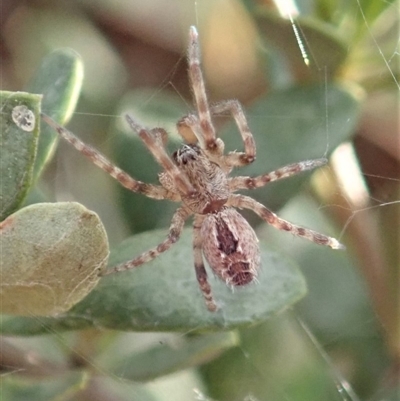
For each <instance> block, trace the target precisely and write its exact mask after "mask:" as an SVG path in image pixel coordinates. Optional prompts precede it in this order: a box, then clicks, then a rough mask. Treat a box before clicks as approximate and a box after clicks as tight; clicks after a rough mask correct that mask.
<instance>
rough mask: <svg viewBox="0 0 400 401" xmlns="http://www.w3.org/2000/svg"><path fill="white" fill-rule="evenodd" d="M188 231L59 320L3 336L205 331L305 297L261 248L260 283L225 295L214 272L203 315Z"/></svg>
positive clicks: (282, 265) (115, 257) (283, 266)
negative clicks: (97, 330)
mask: <svg viewBox="0 0 400 401" xmlns="http://www.w3.org/2000/svg"><path fill="white" fill-rule="evenodd" d="M165 236H166V232H165V230H156V231H152V232H146V233H142V234H139V235H136V236H133V237H131V238H129V239H127V240H126V241H124V242H123V243H121V244H120V245H119V246H118V247H117V248H115V249H114V251H113V252H112V253H111V260H110V264H109V265H110V266H114V265H116V264H118V263H120V262H123V261H126V260H129V259H131V258H133V257H135V256H137V255H139V254H140V253H141V252H143V251H146V250H148V248H149V247H150V246H151V245H150V244H152V245H157V244H158V243H160V242H161V241H162V240H163V239H164V238H165ZM191 237H192V235H191V230H189V229H187V230H184V232H183V234H182V238H181V239H180V240H179V242H178V243H177V244H175V245H174V246H173V247H172V248H171V249H170V250H169V251H168V252H166V253H165V254H163V255H160V256H159V257H158V258H156V259H155V260H153V261H152V262H150V263H148V264H146V265H144V266H141V267H139V268H136V269H133V270H130V271H127V272H124V273H119V274H114V275H110V276H107V277H104V278H103V279H102V280H101V282H100V283H99V285H98V286H97V287H96V288H95V289H94V290H93V291H92V292H91V293H90V294H89V296H87V297H86V298H85V299H84V300H83V301H82V302H80V303H79V304H78V305H76V306H75V307H74V308H73V309H71V310H70V311H69V312H68V313H66V314H65V315H62V316H59V317H57V318H47V319H41V320H40V321H37V320H36V319H34V318H32V319H28V318H24V319H22V318H21V319H16V318H14V319H3V321H2V322H1V323H2V330H3V332H4V333H9V334H11V333H13V334H38V333H42V332H46V330H48V329H52V330H60V331H61V330H71V329H79V328H84V327H90V326H93V325H94V326H96V327H104V328H110V329H114V330H127V331H174V332H176V331H188V330H191V331H205V330H209V331H210V330H220V329H225V330H228V329H231V328H235V327H238V326H242V325H247V324H254V323H256V322H260V321H263V320H265V319H267V318H269V317H270V316H272V315H275V314H276V313H278V312H280V311H282V310H284V309H286V308H288V307H289V306H291V305H292V304H293V303H295V302H296V301H298V300H299V299H300V298H301V297H302V296H303V295H304V294H305V293H306V284H305V280H304V278H303V276H302V274H301V273H300V272H299V270H298V269H297V268H296V267H295V266H293V264H292V263H291V262H290V261H288V260H287V259H286V258H285V257H284V256H282V255H280V254H279V253H277V252H274V251H271V250H268V249H267V248H265V247H264V246H261V257H262V268H261V271H260V274H259V277H258V282H257V283H253V284H250V285H248V286H245V287H243V288H238V289H235V291H231V290H230V289H229V288H228V287H227V286H226V285H225V283H223V282H221V281H220V280H217V279H216V278H215V277H213V275H212V274H210V275H209V281H210V284H211V287H212V291H213V295H214V297H215V300H216V302H217V304H218V305H219V306H220V309H219V310H218V311H217V312H214V313H211V312H209V311H208V310H207V308H206V306H205V303H204V300H203V296H202V294H201V292H200V289H199V286H198V283H197V280H196V276H195V272H194V265H193V255H192V238H191Z"/></svg>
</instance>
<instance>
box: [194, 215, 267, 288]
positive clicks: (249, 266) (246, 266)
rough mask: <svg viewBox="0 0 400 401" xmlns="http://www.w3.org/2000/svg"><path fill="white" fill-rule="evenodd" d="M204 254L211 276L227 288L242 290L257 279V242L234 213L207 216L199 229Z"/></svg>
mask: <svg viewBox="0 0 400 401" xmlns="http://www.w3.org/2000/svg"><path fill="white" fill-rule="evenodd" d="M201 236H202V240H203V253H204V257H205V258H206V259H207V262H208V264H209V265H210V267H211V268H212V270H213V271H214V273H215V274H216V275H217V276H218V277H219V278H220V279H221V280H223V281H225V282H226V284H227V285H229V286H241V285H246V284H248V283H250V282H252V281H253V280H254V279H255V278H256V277H257V271H258V269H259V267H260V263H261V259H260V250H259V247H258V239H257V236H256V234H255V232H254V230H253V229H252V228H251V226H250V224H249V223H248V222H247V221H246V220H245V219H244V217H243V216H242V215H241V214H240V213H238V212H237V211H236V210H235V209H232V208H224V209H222V210H220V211H218V212H215V213H210V214H208V215H207V216H206V217H205V219H204V221H203V224H202V226H201Z"/></svg>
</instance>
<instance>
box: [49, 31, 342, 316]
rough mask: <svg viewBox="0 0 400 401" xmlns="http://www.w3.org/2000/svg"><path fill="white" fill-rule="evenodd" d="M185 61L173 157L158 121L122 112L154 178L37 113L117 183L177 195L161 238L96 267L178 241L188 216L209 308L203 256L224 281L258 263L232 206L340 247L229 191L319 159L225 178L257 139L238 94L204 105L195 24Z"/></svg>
mask: <svg viewBox="0 0 400 401" xmlns="http://www.w3.org/2000/svg"><path fill="white" fill-rule="evenodd" d="M188 64H189V67H188V72H189V78H190V83H191V87H192V90H193V95H194V101H195V105H196V112H192V113H189V114H188V115H186V116H184V117H183V118H181V119H180V120H179V121H178V123H177V130H178V133H179V134H180V135H181V136H182V138H183V139H184V141H185V144H184V145H183V146H182V147H181V148H180V149H178V150H177V151H176V152H174V153H173V154H172V157H170V156H169V155H168V153H167V152H166V150H165V144H166V141H167V132H166V131H165V130H164V129H163V128H153V129H147V128H145V127H143V126H142V125H140V124H139V122H137V121H136V120H135V119H134V118H133V117H132V116H130V115H129V114H127V115H126V116H125V118H126V121H127V122H128V124H129V126H130V128H131V129H132V130H133V131H134V132H136V133H137V134H138V135H139V137H140V138H141V140H142V141H143V142H144V144H145V145H146V146H147V148H148V149H149V151H150V152H151V153H152V155H153V156H154V158H155V159H156V161H157V162H158V163H159V164H160V166H161V167H162V168H163V171H162V172H161V173H160V174H159V183H160V184H161V185H153V184H147V183H144V182H141V181H138V180H135V179H134V178H132V177H131V176H129V175H128V174H127V173H125V172H124V171H122V170H121V169H119V168H118V167H116V166H115V165H114V164H113V163H111V162H110V161H109V160H108V159H107V158H105V157H104V156H103V155H102V154H100V153H99V152H98V151H96V150H95V149H93V148H92V147H90V146H89V145H86V144H85V143H83V142H82V141H81V140H80V139H78V138H77V137H76V136H74V135H73V134H72V133H71V132H70V131H68V130H67V129H65V128H64V127H61V126H60V125H58V124H57V123H56V122H54V121H53V120H52V119H50V118H49V117H48V116H46V115H44V114H42V118H43V120H44V121H45V122H46V123H48V124H49V125H50V126H52V127H53V128H54V129H55V130H56V131H57V132H58V133H59V134H60V136H61V137H63V138H64V139H65V140H66V141H68V142H69V143H70V144H72V145H73V146H74V147H75V148H76V149H77V150H78V151H79V152H81V153H83V154H84V155H85V156H86V157H88V158H89V159H90V160H91V161H92V162H93V163H94V164H95V165H97V166H98V167H100V168H101V169H102V170H104V171H105V172H107V173H108V174H110V175H111V176H112V177H113V178H115V179H116V180H117V181H118V182H119V183H120V184H121V185H123V186H124V187H126V188H128V189H130V190H131V191H133V192H138V193H141V194H143V195H145V196H148V197H149V198H153V199H168V200H171V201H175V202H181V206H180V207H179V208H178V209H177V210H176V212H175V214H174V215H173V217H172V221H171V225H170V228H169V232H168V235H167V238H166V239H165V240H164V241H163V242H161V243H160V244H159V245H157V246H156V247H154V248H153V249H150V250H148V251H147V252H144V253H142V254H141V255H139V256H138V257H136V258H135V259H132V260H130V261H128V262H125V263H122V264H120V265H117V266H115V267H113V268H111V269H109V270H107V271H106V272H103V273H102V274H103V275H108V274H113V273H117V272H123V271H126V270H129V269H132V268H135V267H138V266H141V265H143V264H144V263H147V262H149V261H151V260H153V259H154V258H156V257H157V256H158V255H160V254H161V253H163V252H165V251H167V250H168V249H169V248H170V247H171V246H172V245H173V244H174V243H175V242H177V241H178V239H179V237H180V234H181V232H182V229H183V226H184V223H185V221H186V220H187V219H188V218H189V217H190V216H191V215H194V224H193V256H194V268H195V272H196V277H197V281H198V284H199V287H200V290H201V292H202V294H203V297H204V300H205V303H206V306H207V308H208V310H209V311H215V310H217V304H216V302H215V301H214V298H213V296H212V292H211V288H210V284H209V282H208V280H207V272H206V269H205V266H204V260H203V256H204V257H205V259H206V260H207V262H208V264H209V266H210V267H211V269H212V270H213V272H214V274H215V275H216V276H218V277H219V278H220V279H222V280H223V281H225V283H226V284H227V285H228V286H230V287H231V288H234V287H236V286H243V285H246V284H249V283H251V282H252V281H254V280H255V279H256V277H257V272H258V269H259V268H260V264H261V258H260V250H259V246H258V239H257V236H256V234H255V232H254V230H253V229H252V227H251V226H250V225H249V223H248V222H247V221H246V220H245V219H244V217H243V216H242V215H241V214H240V213H239V212H237V211H236V209H235V208H238V209H250V210H252V211H253V212H255V213H256V214H257V215H258V216H260V217H261V219H263V220H264V221H265V222H267V223H268V224H270V225H272V226H273V227H275V228H277V229H278V230H284V231H288V232H291V233H292V234H294V235H296V236H298V237H302V238H306V239H308V240H310V241H313V242H315V243H317V244H320V245H327V246H329V247H331V248H333V249H341V248H343V245H341V244H340V243H339V242H338V241H337V240H336V239H334V238H330V237H328V236H325V235H323V234H319V233H317V232H315V231H313V230H310V229H307V228H303V227H300V226H297V225H295V224H292V223H290V222H288V221H286V220H283V219H281V218H280V217H278V216H277V215H276V214H275V213H273V212H272V211H271V210H269V209H268V208H267V207H265V206H263V205H262V204H261V203H259V202H257V201H256V200H254V199H252V198H250V197H248V196H245V195H240V194H235V192H236V191H238V190H239V189H255V188H260V187H262V186H264V185H266V184H268V183H269V182H272V181H277V180H280V179H282V178H286V177H289V176H291V175H294V174H297V173H299V172H302V171H306V170H310V169H313V168H315V167H318V166H322V165H324V164H325V163H326V159H316V160H307V161H302V162H299V163H294V164H290V165H288V166H285V167H281V168H279V169H277V170H275V171H272V172H270V173H268V174H263V175H260V176H257V177H245V176H238V177H229V173H230V172H231V171H232V169H233V168H234V167H241V166H245V165H247V164H249V163H252V162H253V161H254V160H255V158H256V146H255V142H254V139H253V136H252V134H251V132H250V129H249V127H248V124H247V120H246V117H245V114H244V112H243V109H242V106H241V104H240V103H239V102H238V101H237V100H226V101H222V102H219V103H215V104H209V102H208V100H207V95H206V91H205V87H204V79H203V74H202V71H201V67H200V49H199V42H198V33H197V30H196V28H195V27H194V26H192V27H191V28H190V31H189V46H188ZM224 113H230V114H231V116H232V117H233V119H234V120H235V122H236V124H237V126H238V129H239V132H240V135H241V137H242V140H243V143H244V152H236V151H232V152H227V153H226V154H225V153H224V142H223V141H222V139H220V138H218V137H217V136H216V132H215V128H214V126H213V123H212V119H211V117H212V116H215V115H220V114H224Z"/></svg>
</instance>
